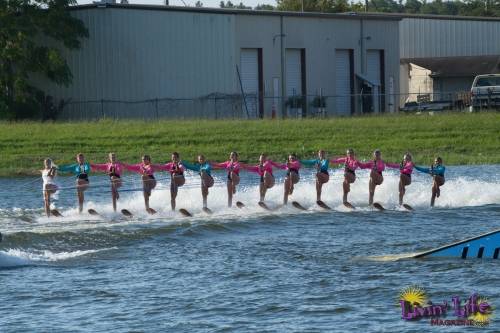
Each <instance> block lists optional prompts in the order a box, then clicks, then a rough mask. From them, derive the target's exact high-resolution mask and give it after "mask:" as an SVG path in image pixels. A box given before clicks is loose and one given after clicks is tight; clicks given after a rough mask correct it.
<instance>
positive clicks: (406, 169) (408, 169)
mask: <svg viewBox="0 0 500 333" xmlns="http://www.w3.org/2000/svg"><path fill="white" fill-rule="evenodd" d="M399 169H400V172H401V174H403V175H408V176H410V175H411V174H412V172H413V162H412V161H408V162H406V163H405V164H404V165H403V167H402V168H401V165H400V166H399Z"/></svg>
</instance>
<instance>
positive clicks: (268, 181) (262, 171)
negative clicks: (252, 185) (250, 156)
mask: <svg viewBox="0 0 500 333" xmlns="http://www.w3.org/2000/svg"><path fill="white" fill-rule="evenodd" d="M242 167H243V168H244V169H245V170H248V171H250V172H254V173H257V174H258V175H259V176H260V184H259V193H260V200H259V204H261V203H263V202H264V199H265V197H266V192H267V190H268V189H270V188H272V187H273V186H274V175H273V164H272V162H271V161H270V160H268V159H267V155H266V154H264V153H262V154H260V157H259V164H257V165H253V166H249V165H243V164H242Z"/></svg>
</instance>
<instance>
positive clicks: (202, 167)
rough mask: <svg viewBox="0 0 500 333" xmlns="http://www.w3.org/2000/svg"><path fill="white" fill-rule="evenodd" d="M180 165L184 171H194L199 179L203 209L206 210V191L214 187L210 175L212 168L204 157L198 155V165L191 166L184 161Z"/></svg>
mask: <svg viewBox="0 0 500 333" xmlns="http://www.w3.org/2000/svg"><path fill="white" fill-rule="evenodd" d="M182 165H184V167H185V168H186V169H189V170H192V171H196V172H198V173H199V175H200V177H201V196H202V197H203V209H204V210H206V209H207V208H208V207H207V197H208V189H209V188H210V187H212V186H214V179H213V177H212V175H211V171H212V166H211V165H210V163H209V162H207V160H206V159H205V156H203V155H198V163H195V164H191V163H188V162H186V161H182Z"/></svg>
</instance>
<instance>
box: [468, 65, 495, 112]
mask: <svg viewBox="0 0 500 333" xmlns="http://www.w3.org/2000/svg"><path fill="white" fill-rule="evenodd" d="M470 93H471V104H470V111H475V110H480V109H495V108H498V107H500V74H485V75H478V76H476V77H475V78H474V82H473V83H472V88H471V89H470Z"/></svg>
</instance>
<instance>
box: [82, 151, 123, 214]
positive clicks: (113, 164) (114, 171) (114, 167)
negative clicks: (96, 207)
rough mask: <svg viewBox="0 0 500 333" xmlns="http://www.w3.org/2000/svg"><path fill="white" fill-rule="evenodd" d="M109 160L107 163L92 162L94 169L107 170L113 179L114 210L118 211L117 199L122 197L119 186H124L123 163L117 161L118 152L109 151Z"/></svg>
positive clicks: (111, 179) (112, 196)
mask: <svg viewBox="0 0 500 333" xmlns="http://www.w3.org/2000/svg"><path fill="white" fill-rule="evenodd" d="M108 158H109V162H108V163H105V164H93V163H91V164H90V167H91V168H92V169H95V170H98V171H103V172H106V173H107V174H108V176H109V179H110V181H111V198H112V200H113V210H114V211H115V212H116V201H117V200H118V199H119V198H120V195H119V194H118V188H120V187H121V186H122V180H121V177H120V175H121V173H122V169H123V164H122V163H120V162H117V161H116V154H115V153H109V155H108Z"/></svg>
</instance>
